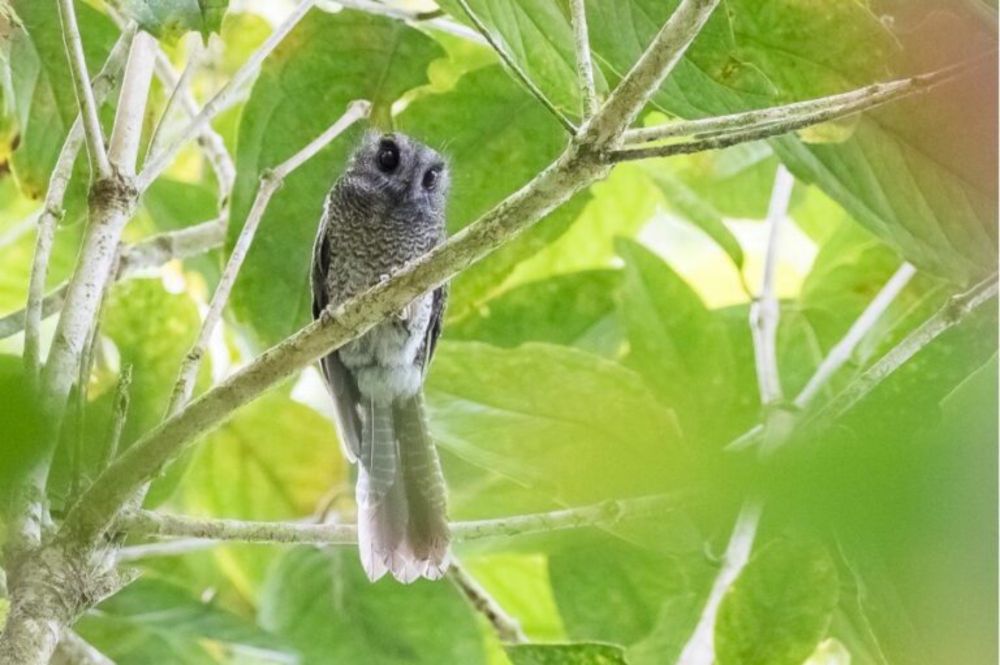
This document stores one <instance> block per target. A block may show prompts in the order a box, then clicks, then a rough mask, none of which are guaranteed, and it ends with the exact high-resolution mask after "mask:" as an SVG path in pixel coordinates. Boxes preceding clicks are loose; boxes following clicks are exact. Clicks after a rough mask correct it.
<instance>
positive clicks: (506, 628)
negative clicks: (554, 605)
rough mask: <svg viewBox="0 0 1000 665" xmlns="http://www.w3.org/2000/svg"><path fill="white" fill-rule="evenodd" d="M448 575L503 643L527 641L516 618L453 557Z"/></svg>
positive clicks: (522, 642)
mask: <svg viewBox="0 0 1000 665" xmlns="http://www.w3.org/2000/svg"><path fill="white" fill-rule="evenodd" d="M448 577H449V579H451V581H452V582H453V583H454V584H455V586H456V587H458V590H459V591H461V592H462V595H463V596H465V598H466V600H468V601H469V604H470V605H472V609H474V610H475V611H477V612H479V613H480V614H482V615H483V616H484V617H486V620H487V621H489V622H490V625H491V626H492V627H493V630H494V631H496V634H497V637H499V638H500V641H501V642H502V643H503V644H524V643H525V642H527V641H528V637H527V636H526V635H525V634H524V631H523V630H521V624H520V623H519V622H518V620H517V619H515V618H514V617H512V616H511V615H509V614H508V613H507V611H506V610H504V608H503V607H501V606H500V603H498V602H497V600H496V598H494V597H493V596H491V595H490V593H489V592H488V591H487V590H486V589H484V588H483V587H482V585H481V584H479V582H477V581H476V578H474V577H473V576H472V575H470V574H469V571H468V570H466V569H465V566H464V565H462V564H460V563H459V562H458V561H456V560H455V559H454V558H453V559H452V562H451V565H450V566H449V567H448Z"/></svg>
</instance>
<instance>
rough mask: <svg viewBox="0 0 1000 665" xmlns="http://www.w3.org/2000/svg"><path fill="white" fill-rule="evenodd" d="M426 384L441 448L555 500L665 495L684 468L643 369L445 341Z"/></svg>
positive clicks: (569, 354) (669, 420)
mask: <svg viewBox="0 0 1000 665" xmlns="http://www.w3.org/2000/svg"><path fill="white" fill-rule="evenodd" d="M426 390H427V396H428V399H429V403H430V419H431V428H432V431H433V433H434V438H435V440H436V441H437V442H438V444H439V445H441V446H443V447H444V448H446V449H447V450H449V451H450V452H452V453H454V454H455V455H457V456H458V457H461V458H462V459H463V460H465V461H467V462H469V463H471V464H472V465H474V466H479V467H484V468H487V469H490V470H492V471H494V472H497V473H499V474H501V475H503V476H506V477H508V478H510V479H513V480H515V481H516V482H518V483H520V484H521V485H523V486H524V487H526V488H528V489H531V490H535V491H537V492H540V493H542V494H544V495H547V496H548V497H550V500H555V501H559V502H563V503H566V504H579V503H586V502H593V501H597V500H600V499H607V498H613V497H614V498H620V497H622V496H628V495H636V494H644V493H655V492H662V491H664V490H667V489H670V488H671V487H672V486H673V485H674V484H676V483H677V481H678V478H680V477H683V474H684V467H685V459H686V455H685V454H684V450H683V447H682V446H681V445H680V443H679V440H678V439H679V436H678V434H677V428H676V425H675V423H674V419H673V414H672V413H671V412H670V411H668V410H666V409H665V408H664V407H662V406H661V405H660V404H659V403H658V402H657V401H656V400H655V399H654V398H653V397H652V396H651V395H650V394H649V391H648V389H647V388H646V387H645V385H644V384H643V383H642V381H641V380H640V379H639V377H638V376H636V375H635V374H633V373H632V372H631V371H629V370H627V369H625V368H624V367H622V366H620V365H618V364H616V363H613V362H609V361H607V360H604V359H602V358H599V357H597V356H593V355H590V354H587V353H583V352H580V351H576V350H573V349H570V348H567V347H562V346H552V345H547V344H537V343H529V344H524V345H522V346H520V347H518V348H516V349H500V348H497V347H493V346H488V345H485V344H479V343H475V342H447V343H443V344H442V345H441V346H440V347H439V349H438V352H437V355H436V356H435V360H434V363H433V365H432V369H431V373H430V377H429V379H428V384H427V388H426ZM445 475H446V477H447V475H448V473H447V469H446V473H445ZM476 517H482V515H477V516H476Z"/></svg>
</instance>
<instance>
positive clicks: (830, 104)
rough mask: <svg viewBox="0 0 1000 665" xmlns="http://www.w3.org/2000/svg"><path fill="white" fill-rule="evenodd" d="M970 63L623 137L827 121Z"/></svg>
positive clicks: (943, 78) (936, 81) (928, 84)
mask: <svg viewBox="0 0 1000 665" xmlns="http://www.w3.org/2000/svg"><path fill="white" fill-rule="evenodd" d="M967 67H968V63H964V64H958V65H953V66H950V67H945V68H942V69H939V70H937V71H935V72H929V73H927V74H920V75H917V76H913V77H910V78H904V79H898V80H895V81H887V82H884V83H874V84H872V85H867V86H864V87H862V88H857V89H855V90H851V91H848V92H844V93H841V94H837V95H828V96H826V97H819V98H815V99H809V100H805V101H801V102H793V103H791V104H782V105H780V106H772V107H769V108H764V109H757V110H753V111H746V112H743V113H733V114H730V115H722V116H715V117H712V118H702V119H699V120H688V121H681V122H670V123H665V124H662V125H656V126H654V127H644V128H641V129H630V130H628V131H627V132H625V134H624V137H623V138H624V142H625V143H647V142H651V141H660V140H663V139H668V138H677V137H683V136H689V137H694V138H697V139H708V138H713V137H718V136H721V135H725V134H730V133H733V132H735V131H740V130H747V129H751V128H759V127H762V126H767V125H770V124H782V123H786V122H788V121H789V120H791V119H793V118H799V117H809V118H812V119H814V122H825V121H827V120H833V119H835V118H840V117H845V116H849V115H853V114H855V113H858V112H860V111H864V110H867V109H871V108H874V107H877V106H881V105H883V104H886V103H888V102H891V101H895V100H898V99H902V98H904V97H908V96H910V95H913V94H918V93H923V92H927V91H929V90H931V89H932V88H934V87H935V86H937V85H940V84H942V83H946V82H948V81H950V80H952V79H954V78H955V77H956V76H957V75H958V74H959V73H960V72H961V71H963V70H964V69H966V68H967Z"/></svg>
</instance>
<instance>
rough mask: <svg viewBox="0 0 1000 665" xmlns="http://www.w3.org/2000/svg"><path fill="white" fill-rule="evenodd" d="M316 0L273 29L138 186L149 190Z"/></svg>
mask: <svg viewBox="0 0 1000 665" xmlns="http://www.w3.org/2000/svg"><path fill="white" fill-rule="evenodd" d="M314 4H316V0H302V1H301V2H300V3H299V4H298V6H297V7H296V8H295V9H294V10H293V11H292V13H291V14H290V15H289V16H288V18H286V19H285V21H284V22H283V23H282V24H281V25H279V26H278V27H277V28H276V29H275V30H274V32H273V33H271V36H269V37H268V38H267V40H266V41H265V42H264V43H263V44H262V45H261V47H260V48H258V49H257V50H256V51H254V52H253V55H251V56H250V58H248V59H247V61H246V62H245V63H243V66H242V67H240V68H239V70H238V71H237V72H236V73H235V74H234V75H233V78H231V79H230V80H229V82H228V83H226V85H224V86H223V87H222V89H221V90H219V91H218V92H217V93H215V96H214V97H212V99H210V100H209V101H208V103H206V104H205V106H204V107H203V108H202V109H201V111H199V112H198V115H196V116H195V117H194V118H193V119H192V120H191V122H190V123H189V124H188V125H187V127H186V128H185V129H184V130H182V131H181V132H180V134H179V135H178V136H177V137H175V138H174V140H173V141H172V142H171V143H170V145H168V146H167V147H166V148H164V149H163V150H162V151H160V152H159V153H157V154H155V155H153V156H152V157H151V158H150V159H149V160H147V162H146V164H145V166H144V167H143V169H142V173H140V174H139V176H138V177H137V178H136V183H135V186H136V189H138V190H139V191H140V192H142V191H145V190H146V189H147V188H148V187H149V186H150V185H151V184H152V183H153V181H154V180H156V179H157V178H158V177H159V175H160V174H161V173H163V171H164V170H166V168H167V167H168V166H170V164H171V163H172V162H173V161H174V157H175V156H176V155H177V153H178V152H179V151H180V149H181V147H183V146H184V144H185V143H187V142H188V141H190V140H192V139H194V138H195V137H197V136H198V135H199V133H200V132H201V130H202V128H203V127H205V126H206V125H207V124H208V123H209V121H210V120H211V119H212V118H213V117H215V115H216V114H217V113H218V112H219V111H221V110H222V109H223V108H224V107H225V106H226V104H227V103H228V101H229V98H230V97H232V96H233V95H235V94H237V92H238V91H239V90H240V88H242V86H243V84H244V83H246V82H247V81H248V80H250V77H251V76H253V75H254V73H256V71H257V69H258V68H259V67H260V65H261V63H262V62H264V59H265V58H266V57H267V56H268V55H270V54H271V51H273V50H274V49H275V48H276V47H277V46H278V44H280V43H281V40H283V39H284V38H285V36H286V35H287V34H288V33H289V32H291V30H292V28H294V27H295V26H296V25H297V24H298V22H299V21H300V20H301V19H302V17H303V16H305V14H306V12H308V11H309V10H310V9H311V8H312V6H313V5H314Z"/></svg>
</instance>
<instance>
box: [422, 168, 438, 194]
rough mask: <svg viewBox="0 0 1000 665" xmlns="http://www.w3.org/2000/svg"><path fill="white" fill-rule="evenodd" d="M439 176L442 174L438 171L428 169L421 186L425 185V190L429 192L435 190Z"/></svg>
mask: <svg viewBox="0 0 1000 665" xmlns="http://www.w3.org/2000/svg"><path fill="white" fill-rule="evenodd" d="M439 175H440V172H439V171H438V169H427V170H426V171H424V179H423V180H422V181H421V184H423V186H424V189H427V190H430V189H434V186H435V185H437V181H438V176H439Z"/></svg>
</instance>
